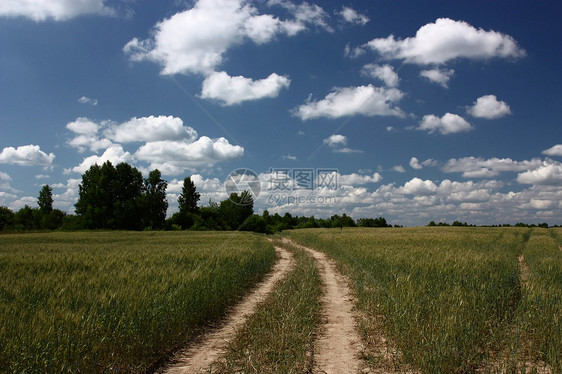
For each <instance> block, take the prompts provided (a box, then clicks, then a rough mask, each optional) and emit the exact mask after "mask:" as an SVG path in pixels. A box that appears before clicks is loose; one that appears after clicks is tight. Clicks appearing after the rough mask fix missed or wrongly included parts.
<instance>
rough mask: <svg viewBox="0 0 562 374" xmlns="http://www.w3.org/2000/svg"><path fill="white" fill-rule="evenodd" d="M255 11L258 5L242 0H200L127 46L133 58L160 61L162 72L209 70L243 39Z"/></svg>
mask: <svg viewBox="0 0 562 374" xmlns="http://www.w3.org/2000/svg"><path fill="white" fill-rule="evenodd" d="M252 13H255V9H254V8H253V7H252V6H250V5H245V4H244V3H243V2H242V1H239V0H237V1H233V0H200V1H197V3H196V4H195V6H194V7H193V8H192V9H188V10H185V11H183V12H179V13H176V14H174V15H173V16H171V17H170V18H167V19H165V20H163V21H160V22H158V23H157V24H156V25H155V26H154V31H153V35H152V37H151V38H150V39H146V40H142V41H141V40H139V39H137V38H134V39H132V40H131V41H129V42H128V43H127V44H126V45H125V47H124V48H123V50H124V51H125V53H127V54H129V55H130V58H131V59H132V60H133V61H142V60H149V61H153V62H156V63H159V64H160V65H162V66H163V69H162V71H161V73H162V74H167V75H171V74H177V73H182V74H187V73H203V74H209V73H211V72H212V71H214V70H215V68H216V67H217V66H218V65H219V64H220V63H221V62H222V59H223V54H224V53H225V52H226V51H227V50H228V49H229V48H230V47H231V46H233V45H236V44H240V43H242V42H243V40H244V36H245V29H244V24H245V22H246V21H247V20H248V19H249V18H251V17H252Z"/></svg>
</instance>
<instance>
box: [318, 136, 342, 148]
mask: <svg viewBox="0 0 562 374" xmlns="http://www.w3.org/2000/svg"><path fill="white" fill-rule="evenodd" d="M324 144H327V145H328V146H330V147H339V146H345V145H347V136H345V135H340V134H334V135H330V136H329V137H328V138H326V139H324Z"/></svg>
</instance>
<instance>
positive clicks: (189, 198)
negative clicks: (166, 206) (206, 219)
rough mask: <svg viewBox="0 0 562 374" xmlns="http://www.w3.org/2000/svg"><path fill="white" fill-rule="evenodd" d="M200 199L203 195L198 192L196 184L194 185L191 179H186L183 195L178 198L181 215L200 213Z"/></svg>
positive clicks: (182, 190)
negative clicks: (198, 204)
mask: <svg viewBox="0 0 562 374" xmlns="http://www.w3.org/2000/svg"><path fill="white" fill-rule="evenodd" d="M199 198H201V194H200V193H199V192H197V189H196V188H195V183H193V181H192V180H191V177H187V178H185V179H184V180H183V187H182V189H181V194H180V196H179V197H178V204H179V208H180V213H181V214H185V213H197V212H198V211H199V207H198V206H197V202H198V201H199Z"/></svg>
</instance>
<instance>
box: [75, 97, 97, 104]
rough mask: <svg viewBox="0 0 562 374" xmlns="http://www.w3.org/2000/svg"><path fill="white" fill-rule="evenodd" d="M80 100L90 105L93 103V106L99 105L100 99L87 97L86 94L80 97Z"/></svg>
mask: <svg viewBox="0 0 562 374" xmlns="http://www.w3.org/2000/svg"><path fill="white" fill-rule="evenodd" d="M78 102H79V103H80V104H88V105H92V106H96V105H98V99H90V98H89V97H86V96H82V97H81V98H79V99H78Z"/></svg>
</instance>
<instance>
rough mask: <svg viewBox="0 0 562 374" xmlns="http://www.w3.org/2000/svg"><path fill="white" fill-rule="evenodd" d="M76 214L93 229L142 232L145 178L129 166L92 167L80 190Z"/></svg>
mask: <svg viewBox="0 0 562 374" xmlns="http://www.w3.org/2000/svg"><path fill="white" fill-rule="evenodd" d="M78 190H79V191H78V193H79V197H78V202H77V203H76V204H75V207H76V214H78V215H79V216H82V217H84V221H85V225H86V227H87V228H90V229H100V228H105V229H128V230H139V229H142V222H143V207H142V199H141V198H142V192H143V178H142V174H141V173H140V171H138V170H137V169H136V168H134V167H132V166H130V165H129V164H126V163H120V164H118V165H117V167H114V166H113V165H112V164H111V162H109V161H107V162H105V163H104V164H103V165H102V166H99V165H92V166H91V167H90V168H89V169H88V170H86V172H85V173H84V174H83V175H82V183H81V184H80V186H79V187H78Z"/></svg>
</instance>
